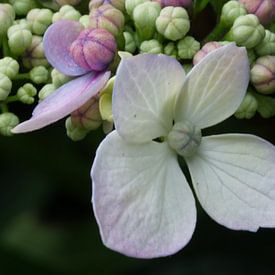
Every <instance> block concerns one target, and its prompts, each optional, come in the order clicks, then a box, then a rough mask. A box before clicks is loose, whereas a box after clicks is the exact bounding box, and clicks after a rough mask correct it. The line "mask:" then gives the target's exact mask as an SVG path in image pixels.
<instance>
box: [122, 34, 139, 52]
mask: <svg viewBox="0 0 275 275" xmlns="http://www.w3.org/2000/svg"><path fill="white" fill-rule="evenodd" d="M123 36H124V39H125V51H126V52H129V53H134V52H135V51H136V48H137V46H136V42H135V39H134V36H133V35H132V34H131V33H129V32H123Z"/></svg>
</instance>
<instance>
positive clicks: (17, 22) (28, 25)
mask: <svg viewBox="0 0 275 275" xmlns="http://www.w3.org/2000/svg"><path fill="white" fill-rule="evenodd" d="M13 25H19V26H21V27H22V29H27V30H29V31H31V29H32V28H31V23H30V22H29V21H28V20H27V19H25V18H22V19H17V20H15V21H14V22H13Z"/></svg>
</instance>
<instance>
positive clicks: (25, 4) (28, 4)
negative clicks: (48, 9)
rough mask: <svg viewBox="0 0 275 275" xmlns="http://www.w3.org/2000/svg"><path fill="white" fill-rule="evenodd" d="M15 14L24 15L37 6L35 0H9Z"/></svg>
mask: <svg viewBox="0 0 275 275" xmlns="http://www.w3.org/2000/svg"><path fill="white" fill-rule="evenodd" d="M10 2H11V4H12V5H13V8H14V11H15V13H16V14H17V15H26V14H27V13H28V12H29V11H30V10H31V9H34V8H37V4H36V2H35V0H10Z"/></svg>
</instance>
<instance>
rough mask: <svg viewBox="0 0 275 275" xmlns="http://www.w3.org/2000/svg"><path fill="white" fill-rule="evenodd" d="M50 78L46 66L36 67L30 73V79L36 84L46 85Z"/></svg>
mask: <svg viewBox="0 0 275 275" xmlns="http://www.w3.org/2000/svg"><path fill="white" fill-rule="evenodd" d="M48 78H49V72H48V70H47V69H46V68H45V67H44V66H37V67H34V68H33V69H32V70H31V71H30V79H31V81H32V82H34V83H36V84H41V83H46V82H47V81H48Z"/></svg>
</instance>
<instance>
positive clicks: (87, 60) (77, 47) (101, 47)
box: [70, 29, 116, 71]
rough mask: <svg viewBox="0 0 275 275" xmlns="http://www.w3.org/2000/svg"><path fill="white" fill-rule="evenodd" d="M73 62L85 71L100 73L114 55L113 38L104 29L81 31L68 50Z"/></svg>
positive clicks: (114, 42) (114, 43) (114, 45)
mask: <svg viewBox="0 0 275 275" xmlns="http://www.w3.org/2000/svg"><path fill="white" fill-rule="evenodd" d="M70 52H71V55H72V57H73V59H74V61H75V62H76V63H77V64H78V65H79V66H81V67H82V68H85V69H87V70H95V71H102V70H104V69H106V68H107V67H108V65H109V64H110V63H111V62H112V60H113V58H114V56H115V53H116V41H115V38H114V36H113V35H112V34H111V33H110V32H108V31H106V30H104V29H86V30H83V31H82V32H81V33H80V35H79V36H78V38H77V39H76V40H75V41H74V42H73V43H72V45H71V48H70Z"/></svg>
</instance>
